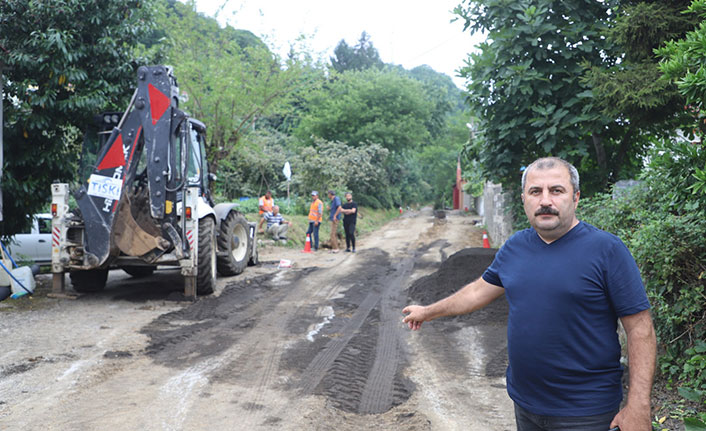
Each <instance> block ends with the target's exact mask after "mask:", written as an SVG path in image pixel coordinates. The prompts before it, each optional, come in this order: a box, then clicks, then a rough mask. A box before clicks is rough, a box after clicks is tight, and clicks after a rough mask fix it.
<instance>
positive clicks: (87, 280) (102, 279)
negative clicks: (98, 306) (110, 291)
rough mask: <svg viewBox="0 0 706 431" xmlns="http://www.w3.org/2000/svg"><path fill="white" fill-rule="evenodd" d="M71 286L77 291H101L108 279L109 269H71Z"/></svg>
mask: <svg viewBox="0 0 706 431" xmlns="http://www.w3.org/2000/svg"><path fill="white" fill-rule="evenodd" d="M69 278H71V286H72V287H73V288H74V290H75V291H76V292H80V293H89V292H100V291H101V290H103V289H104V288H105V283H106V282H107V281H108V269H107V268H106V269H89V270H86V271H71V272H69Z"/></svg>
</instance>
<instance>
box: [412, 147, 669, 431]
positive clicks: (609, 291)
mask: <svg viewBox="0 0 706 431" xmlns="http://www.w3.org/2000/svg"><path fill="white" fill-rule="evenodd" d="M579 195H580V192H579V176H578V172H577V171H576V168H574V167H573V166H572V165H571V164H569V163H568V162H566V161H564V160H562V159H559V158H554V157H549V158H543V159H539V160H536V161H535V162H533V163H532V164H531V165H529V166H528V167H527V169H526V170H525V172H524V174H523V177H522V202H523V204H524V209H525V213H526V214H527V217H528V219H529V222H530V225H531V226H532V227H531V228H530V229H525V230H523V231H520V232H517V233H516V234H514V235H513V236H512V237H511V238H510V239H509V240H507V242H506V243H505V244H504V245H503V246H502V248H500V250H499V251H498V253H497V254H496V256H495V260H494V261H493V263H492V264H491V265H490V267H489V268H488V269H487V270H486V271H485V273H484V274H483V275H482V276H481V277H480V278H479V279H478V280H476V281H474V282H472V283H470V284H468V285H466V286H465V287H463V288H462V289H461V290H459V291H458V292H456V293H454V294H453V295H451V296H449V297H447V298H445V299H442V300H441V301H439V302H436V303H434V304H431V305H429V306H419V305H410V306H408V307H406V308H405V309H404V310H403V313H405V314H407V316H406V317H405V318H404V320H403V321H404V322H405V323H407V324H408V325H409V327H410V328H411V329H413V330H417V329H419V328H420V327H421V324H422V322H426V321H429V320H432V319H435V318H437V317H442V316H453V315H458V314H464V313H470V312H472V311H476V310H478V309H480V308H482V307H484V306H486V305H488V304H489V303H490V302H491V301H493V300H494V299H496V298H498V297H500V296H501V295H503V294H505V295H506V297H507V301H508V304H509V310H510V311H509V315H508V329H507V332H508V358H509V365H508V369H507V391H508V394H509V395H510V398H512V400H513V401H514V403H515V418H516V423H517V429H518V430H519V431H527V430H581V431H593V430H595V431H607V430H608V429H609V428H613V427H616V426H619V427H620V429H621V430H622V431H649V430H651V429H652V428H651V419H650V392H651V388H652V380H653V376H654V367H655V357H656V339H655V333H654V327H653V325H652V318H651V317H650V312H649V308H650V305H649V302H648V301H647V295H646V294H645V288H644V286H643V284H642V280H641V278H640V273H639V271H638V268H637V265H636V264H635V260H634V259H633V257H632V255H631V254H630V252H629V251H628V249H627V247H625V245H624V244H623V243H622V241H620V239H618V238H617V237H616V236H614V235H612V234H609V233H607V232H604V231H601V230H600V229H597V228H595V227H593V226H591V225H589V224H587V223H584V222H581V221H579V220H578V219H577V218H576V207H577V206H578V201H579ZM618 320H620V321H621V322H622V324H623V327H624V328H625V331H626V334H627V345H628V357H629V360H630V362H629V365H630V366H629V370H630V376H629V377H630V390H629V393H628V399H627V403H626V405H625V407H624V408H623V409H621V410H619V407H620V403H621V400H622V397H623V394H622V385H621V376H622V372H623V370H622V367H621V365H620V343H619V342H618V336H617V333H616V330H617V323H618Z"/></svg>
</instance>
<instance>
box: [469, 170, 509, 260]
mask: <svg viewBox="0 0 706 431" xmlns="http://www.w3.org/2000/svg"><path fill="white" fill-rule="evenodd" d="M510 199H511V196H510V194H509V193H505V192H503V190H502V186H501V185H500V184H493V183H491V182H490V181H488V182H486V183H485V187H484V188H483V200H482V206H483V211H482V214H481V211H478V214H479V215H481V216H482V217H483V224H484V225H485V226H486V228H487V229H488V238H489V239H490V245H491V246H493V247H498V248H499V247H500V246H501V245H503V243H504V242H505V241H507V239H508V238H510V235H512V233H513V232H512V216H511V215H510V214H509V213H507V211H506V208H507V207H508V205H509V204H510Z"/></svg>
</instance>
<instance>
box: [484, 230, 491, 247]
mask: <svg viewBox="0 0 706 431" xmlns="http://www.w3.org/2000/svg"><path fill="white" fill-rule="evenodd" d="M483 248H490V241H488V232H486V231H483Z"/></svg>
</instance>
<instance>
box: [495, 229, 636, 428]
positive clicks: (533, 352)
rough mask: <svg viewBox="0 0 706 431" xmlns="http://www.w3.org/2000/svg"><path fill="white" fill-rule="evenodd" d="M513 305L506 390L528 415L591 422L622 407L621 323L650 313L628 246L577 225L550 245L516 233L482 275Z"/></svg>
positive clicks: (532, 234) (535, 236)
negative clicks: (588, 418) (586, 418)
mask: <svg viewBox="0 0 706 431" xmlns="http://www.w3.org/2000/svg"><path fill="white" fill-rule="evenodd" d="M483 279H484V280H485V281H487V282H488V283H491V284H494V285H496V286H501V287H503V288H504V289H505V295H506V297H507V301H508V304H509V316H508V329H507V332H508V357H509V366H508V369H507V390H508V394H509V395H510V397H511V398H512V399H513V400H514V401H515V402H516V403H517V404H519V405H520V406H521V407H523V408H524V409H526V410H528V411H530V412H532V413H535V414H538V415H547V416H590V415H597V414H601V413H606V412H609V411H610V410H613V409H617V408H618V407H619V405H620V402H621V400H622V386H621V377H622V373H623V369H622V366H621V365H620V344H619V342H618V335H617V332H616V330H617V324H618V318H619V317H622V316H627V315H631V314H635V313H638V312H640V311H643V310H647V309H649V308H650V305H649V302H648V300H647V295H646V294H645V288H644V285H643V284H642V279H641V278H640V273H639V270H638V268H637V265H636V264H635V260H634V259H633V257H632V255H631V254H630V252H629V251H628V249H627V247H626V246H625V244H623V242H622V241H621V240H620V239H619V238H618V237H616V236H615V235H612V234H610V233H607V232H604V231H602V230H600V229H598V228H596V227H594V226H591V225H590V224H588V223H584V222H579V224H578V225H576V226H574V228H572V229H571V230H570V231H569V232H567V233H566V234H565V235H564V236H562V237H561V238H559V239H557V240H556V241H554V242H552V243H550V244H547V243H545V242H544V241H542V239H541V238H540V237H539V235H538V234H537V232H536V231H535V230H534V229H533V228H530V229H525V230H523V231H520V232H517V233H516V234H514V235H513V236H512V237H511V238H510V239H509V240H508V241H507V242H506V243H505V245H503V247H502V248H501V249H500V250H499V251H498V253H497V254H496V256H495V260H494V261H493V263H492V264H491V266H490V267H489V268H488V269H487V270H486V272H485V273H484V274H483Z"/></svg>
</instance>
